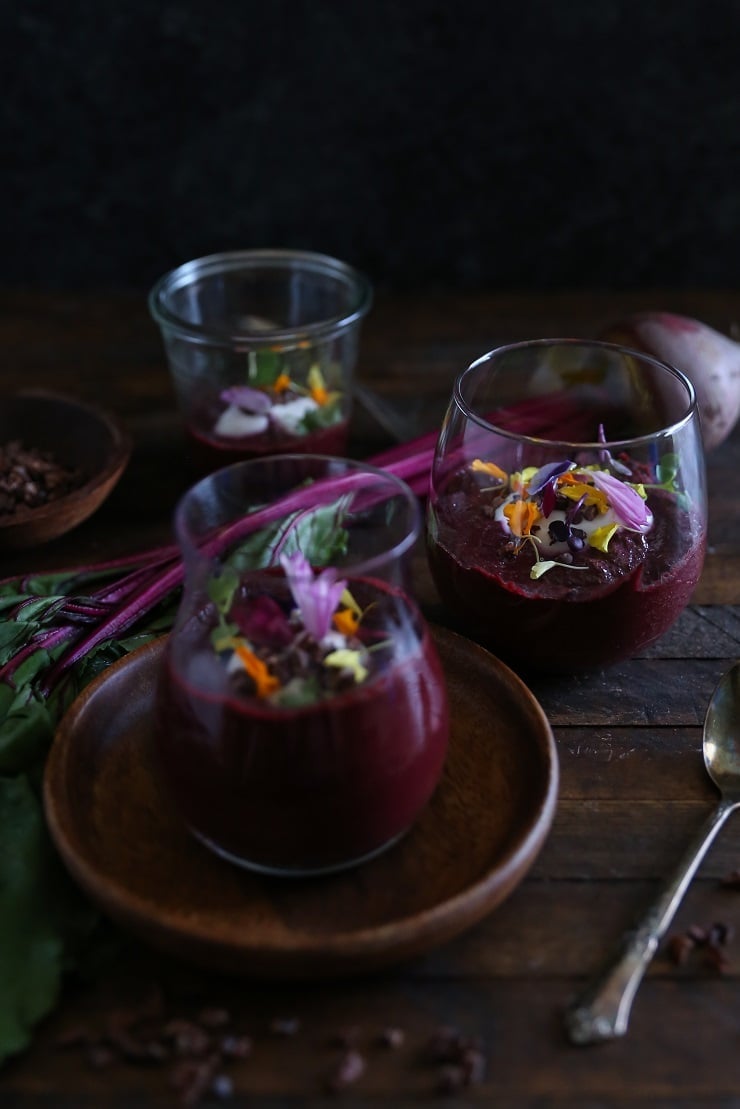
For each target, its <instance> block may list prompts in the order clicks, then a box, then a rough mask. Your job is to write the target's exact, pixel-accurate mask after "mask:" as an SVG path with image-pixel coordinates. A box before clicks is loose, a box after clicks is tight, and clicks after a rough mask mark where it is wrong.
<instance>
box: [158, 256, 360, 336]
mask: <svg viewBox="0 0 740 1109" xmlns="http://www.w3.org/2000/svg"><path fill="white" fill-rule="evenodd" d="M280 267H284V268H285V269H286V270H287V269H290V268H299V269H302V270H303V271H304V272H307V273H315V274H322V275H324V276H327V277H334V278H336V279H337V280H338V281H340V282H343V283H344V284H345V285H346V286H347V287H348V288H351V289H354V290H355V294H356V295H355V303H354V306H353V307H352V309H351V311H348V312H342V313H340V314H339V315H336V316H328V317H326V318H325V319H321V320H316V321H315V322H313V323H308V324H303V325H301V326H300V327H296V328H292V327H286V328H277V327H276V328H270V329H262V328H260V329H259V330H257V329H255V330H249V329H248V328H247V329H239V330H237V331H232V330H231V329H228V328H223V329H219V328H214V327H204V326H203V325H201V324H196V323H191V322H190V321H189V320H187V319H185V318H184V317H183V316H180V315H178V314H177V313H175V312H173V311H172V309H171V308H170V307H169V306H168V303H167V298H168V297H169V295H170V294H171V293H172V292H174V291H177V290H179V289H182V288H184V287H186V286H187V285H188V284H190V283H191V282H192V281H193V280H194V279H196V278H198V277H202V276H207V277H212V276H215V275H217V274H220V273H234V272H238V271H240V270H243V271H245V272H250V271H251V272H257V271H259V270H260V269H263V268H272V269H275V268H280ZM372 300H373V288H372V284H371V282H370V280H369V278H367V277H366V276H365V275H364V274H363V273H361V272H360V271H359V270H357V269H355V268H354V267H353V266H350V265H349V264H348V263H347V262H342V261H341V260H340V259H338V258H333V257H331V255H329V254H321V253H317V252H315V251H308V250H288V249H282V248H280V249H277V248H276V249H271V248H270V249H268V248H265V249H255V250H227V251H221V252H220V253H217V254H207V255H203V256H202V257H200V258H193V259H191V260H190V261H189V262H183V263H182V265H179V266H176V267H175V268H174V269H172V270H169V271H168V272H167V273H165V274H163V275H162V277H160V278H159V280H158V281H157V282H156V283H155V284H154V285H153V286H152V289H151V290H150V292H149V297H148V304H149V311H150V313H151V315H152V317H153V319H154V320H155V321H156V322H157V323H158V324H159V326H160V327H162V328H163V329H166V330H168V331H170V332H173V333H175V334H177V335H180V336H181V337H182V338H186V339H189V340H190V341H191V342H196V343H203V344H208V345H214V346H232V345H233V344H235V343H243V342H249V343H250V344H253V345H255V346H264V345H270V344H273V343H276V342H286V341H288V342H289V341H290V340H294V339H296V338H297V337H300V338H304V339H305V338H312V339H321V338H325V337H327V336H329V335H332V334H335V333H337V332H340V331H344V330H346V329H347V328H348V327H351V326H352V325H353V324H356V323H358V322H359V321H360V320H361V319H362V318H363V316H365V315H367V313H368V312H369V310H370V307H371V305H372Z"/></svg>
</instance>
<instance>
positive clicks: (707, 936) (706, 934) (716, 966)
mask: <svg viewBox="0 0 740 1109" xmlns="http://www.w3.org/2000/svg"><path fill="white" fill-rule="evenodd" d="M734 934H735V933H734V929H733V927H732V925H730V924H725V923H724V921H715V922H714V923H713V924H711V925H710V926H709V927H708V928H703V927H702V926H701V925H699V924H692V925H690V926H689V927H688V928H687V929H686V931H685V932H683V933H675V934H674V935H672V936H670V937H669V938H668V941H667V943H666V952H667V954H668V956H669V958H670V959H671V960H672V961H673V962H674V963H675V964H676V965H677V966H682V965H684V964H685V963H687V962H688V960H689V958H690V957H691V953H692V952H693V951H694V950H701V951H703V952H704V958H703V961H704V965H705V966H708V967H711V968H712V969H713V970H716V971H719V973H720V974H723V973H725V971H727V970H728V969H729V965H730V963H729V959H728V957H727V955H726V953H725V951H724V948H726V946H727V944H728V943H730V942H731V941H732V939H733V937H734Z"/></svg>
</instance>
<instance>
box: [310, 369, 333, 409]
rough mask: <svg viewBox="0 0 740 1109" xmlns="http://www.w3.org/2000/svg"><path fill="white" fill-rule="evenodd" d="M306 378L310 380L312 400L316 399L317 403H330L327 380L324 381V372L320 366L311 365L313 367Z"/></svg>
mask: <svg viewBox="0 0 740 1109" xmlns="http://www.w3.org/2000/svg"><path fill="white" fill-rule="evenodd" d="M306 380H307V382H308V388H309V391H310V394H311V400H314V401H316V403H317V404H319V405H324V404H328V403H329V393H328V391H327V388H326V382H325V381H324V375H323V374H322V372H321V370H320V369H319V367H318V366H312V367H311V369H310V370H309V371H308V377H307V379H306Z"/></svg>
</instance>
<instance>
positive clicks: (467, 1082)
mask: <svg viewBox="0 0 740 1109" xmlns="http://www.w3.org/2000/svg"><path fill="white" fill-rule="evenodd" d="M427 1058H428V1059H430V1060H431V1061H432V1062H434V1063H441V1064H442V1066H441V1067H440V1069H439V1073H438V1080H437V1092H438V1093H447V1094H452V1093H458V1092H459V1091H460V1090H462V1089H464V1088H466V1087H468V1086H477V1085H479V1084H480V1083H481V1082H483V1080H484V1078H485V1076H486V1057H485V1055H484V1054H483V1044H482V1041H481V1039H480V1037H478V1036H464V1035H463V1034H462V1033H461V1032H460V1030H459V1029H458V1028H454V1027H451V1026H448V1025H443V1026H441V1027H440V1028H438V1029H437V1030H436V1032H435V1033H434V1034H433V1035H432V1036H431V1038H430V1039H429V1041H428V1043H427Z"/></svg>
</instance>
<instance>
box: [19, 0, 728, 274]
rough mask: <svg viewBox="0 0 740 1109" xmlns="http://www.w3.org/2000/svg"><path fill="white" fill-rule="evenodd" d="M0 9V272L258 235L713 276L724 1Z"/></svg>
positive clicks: (724, 217) (555, 265) (155, 259)
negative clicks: (0, 192)
mask: <svg viewBox="0 0 740 1109" xmlns="http://www.w3.org/2000/svg"><path fill="white" fill-rule="evenodd" d="M0 12H2V20H1V26H0V65H1V67H2V68H1V70H0V72H2V88H3V92H2V97H1V107H0V112H1V113H2V120H3V126H2V140H3V148H4V150H3V162H4V163H5V166H6V168H5V170H4V172H3V178H4V182H5V184H4V203H3V211H4V217H5V218H4V220H3V231H2V242H1V243H0V247H1V249H0V284H3V285H5V286H10V285H26V286H38V285H43V286H48V287H52V288H55V287H69V288H78V289H79V288H101V287H102V288H107V287H124V288H132V289H139V288H140V289H146V288H148V287H149V285H150V284H151V283H152V282H153V281H154V279H155V278H156V277H157V276H159V274H161V273H162V272H164V271H165V270H167V269H169V268H171V267H172V266H174V265H177V264H179V263H180V262H183V261H185V260H187V259H188V258H192V257H196V256H198V255H200V254H205V253H210V252H212V251H216V250H221V249H234V248H237V247H238V248H244V247H257V246H268V245H270V246H292V247H302V248H309V249H315V250H322V251H325V252H327V253H331V254H335V255H337V256H339V257H341V258H344V259H346V260H347V261H350V262H352V263H354V264H355V265H357V266H360V267H361V268H363V269H364V270H366V271H367V272H368V274H369V275H370V276H371V277H372V279H373V281H374V283H375V284H376V285H377V286H378V287H390V288H403V287H409V286H414V287H417V288H424V287H430V288H431V287H441V288H449V287H459V288H487V289H492V288H493V289H495V288H506V289H512V290H529V289H553V288H570V289H573V288H591V289H610V288H623V287H626V286H634V287H649V286H652V287H655V286H664V287H674V288H679V287H681V288H690V287H701V286H716V285H720V286H726V287H732V286H736V285H737V284H738V273H739V268H740V60H739V55H740V51H739V48H738V45H739V40H740V4H738V3H717V2H714V3H713V2H711V0H708V2H705V3H703V4H699V3H692V2H689V3H678V2H677V3H675V4H674V3H662V2H661V3H651V2H650V0H643V2H640V3H634V2H624V3H619V2H616V0H560V2H559V3H558V2H548V3H546V2H544V0H533V2H524V3H518V4H515V3H511V4H510V3H496V2H495V0H492V2H490V3H482V2H476V3H465V2H464V0H460V2H455V0H445V2H441V0H429V2H427V3H422V2H419V0H407V2H404V0H376V2H371V0H361V2H352V0H313V2H300V0H272V2H270V0H263V2H262V3H255V2H254V0H244V2H242V3H237V2H235V0H232V2H229V0H208V2H206V0H202V2H196V0H182V2H178V0H172V2H171V3H164V4H157V3H152V2H144V0H126V2H125V3H124V2H123V0H122V2H121V3H118V4H113V3H110V2H103V3H85V2H82V0H72V2H62V0H37V2H34V0H29V2H27V3H17V4H14V5H9V4H7V3H4V4H3V5H2V7H0Z"/></svg>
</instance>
